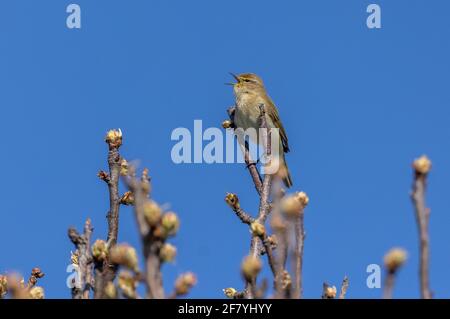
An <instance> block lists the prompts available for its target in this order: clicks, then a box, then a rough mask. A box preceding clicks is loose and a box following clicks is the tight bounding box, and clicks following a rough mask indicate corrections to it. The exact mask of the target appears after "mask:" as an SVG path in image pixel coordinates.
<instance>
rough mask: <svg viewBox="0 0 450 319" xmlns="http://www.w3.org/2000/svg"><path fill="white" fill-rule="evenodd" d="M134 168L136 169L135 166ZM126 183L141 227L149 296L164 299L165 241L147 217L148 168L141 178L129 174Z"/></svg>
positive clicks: (137, 221)
mask: <svg viewBox="0 0 450 319" xmlns="http://www.w3.org/2000/svg"><path fill="white" fill-rule="evenodd" d="M132 170H133V171H134V168H133V169H132ZM125 183H126V185H127V186H128V188H129V190H130V191H131V192H132V193H133V198H134V213H135V219H136V223H137V226H138V229H139V234H140V237H141V242H142V249H143V254H144V257H145V271H146V273H145V283H146V286H147V296H148V297H149V298H155V299H162V298H164V288H163V283H162V274H161V260H160V257H159V251H160V249H161V246H162V244H163V241H162V240H161V238H157V237H155V236H154V235H153V233H152V231H151V229H150V226H149V224H148V223H147V221H146V218H145V209H146V205H149V204H150V203H149V199H148V191H149V186H148V188H147V187H143V185H149V178H148V170H144V172H143V174H142V178H141V180H139V179H137V178H136V177H134V176H127V177H126V178H125ZM150 205H151V204H150ZM152 207H153V206H152Z"/></svg>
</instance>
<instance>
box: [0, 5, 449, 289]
mask: <svg viewBox="0 0 450 319" xmlns="http://www.w3.org/2000/svg"><path fill="white" fill-rule="evenodd" d="M73 2H75V3H77V4H79V5H80V6H81V9H82V28H81V30H69V29H68V28H67V27H66V25H65V20H66V17H67V14H66V12H65V11H66V10H65V9H66V6H67V5H68V4H69V3H71V2H69V1H61V0H59V1H50V0H48V1H34V0H28V1H25V0H15V1H11V0H10V1H2V4H1V5H0V88H1V89H0V92H1V93H0V109H1V116H0V125H1V128H2V137H1V146H2V156H1V157H0V167H2V182H1V183H0V198H1V205H0V225H1V231H0V250H1V254H0V272H4V271H10V270H18V271H21V272H23V273H25V274H27V273H28V272H29V271H30V270H31V268H32V267H34V266H40V267H41V268H42V269H43V271H44V272H46V274H47V275H46V277H45V278H44V279H43V280H42V285H43V286H44V287H45V288H46V293H47V296H48V297H54V298H66V297H69V296H70V291H69V290H68V289H67V288H66V286H65V282H66V277H67V275H68V274H67V273H66V266H67V265H68V264H69V260H70V259H69V256H70V250H73V247H72V245H71V243H70V242H69V240H68V239H67V235H66V233H67V228H68V227H69V226H72V225H73V226H76V227H78V228H81V227H82V224H83V221H84V220H85V219H86V218H87V217H91V218H92V221H93V224H94V227H95V231H94V238H104V237H105V236H106V220H105V215H106V212H107V210H108V200H107V188H106V187H105V185H104V183H103V182H101V181H99V180H98V178H97V177H96V173H97V171H98V170H99V169H105V168H106V152H107V146H106V144H105V143H104V141H103V137H104V135H105V133H106V131H107V130H108V129H110V128H116V127H120V128H121V129H122V131H123V133H124V146H123V147H122V149H121V152H122V154H123V155H124V156H125V157H126V158H127V159H130V160H131V159H138V160H140V163H141V165H142V166H147V167H149V169H150V173H151V176H152V180H153V186H154V193H153V194H154V198H155V199H156V200H157V201H158V202H160V203H164V204H167V206H170V208H171V209H173V210H175V211H176V212H177V213H178V214H179V215H180V218H181V223H182V224H181V231H180V233H179V235H178V236H177V237H176V238H175V240H174V243H175V244H176V245H177V247H178V250H179V254H178V260H177V262H176V263H175V264H174V265H166V266H165V267H164V278H165V286H166V289H167V290H170V289H171V286H172V284H173V281H174V279H175V278H176V276H177V275H178V274H180V273H181V272H184V271H187V270H192V271H194V272H195V273H197V274H198V278H199V281H198V285H197V287H196V288H195V289H194V290H193V291H192V294H191V295H190V296H191V297H212V298H214V297H219V298H221V297H222V296H223V295H222V292H221V289H222V288H224V287H229V286H232V287H236V288H241V287H242V285H243V284H242V281H241V278H240V275H239V265H240V262H241V260H242V258H243V256H245V254H246V253H247V251H248V242H249V236H250V234H249V233H248V230H247V229H246V227H244V226H243V225H242V224H240V223H239V222H238V220H237V219H236V217H235V216H234V215H233V213H232V212H230V210H229V208H228V207H227V206H226V204H225V203H224V200H223V198H224V195H225V193H226V192H235V193H237V194H238V195H239V197H240V199H241V203H242V205H243V206H244V207H245V208H246V209H247V210H248V211H251V212H255V211H256V209H257V206H258V199H257V197H256V194H255V192H254V189H253V186H252V183H251V180H250V178H249V176H248V174H247V172H246V171H245V169H244V168H243V166H242V165H239V164H235V165H233V164H226V165H225V164H221V165H206V164H203V165H202V164H195V165H194V164H192V165H175V164H174V163H173V162H172V161H171V158H170V150H171V148H172V146H173V145H174V142H172V141H171V140H170V135H171V132H172V130H173V129H174V128H177V127H187V128H189V129H192V128H193V121H194V120H195V119H201V120H203V126H204V127H205V128H206V127H214V126H220V123H221V122H222V120H224V119H225V118H226V112H225V111H226V109H227V107H228V106H230V105H231V104H233V96H232V92H231V90H230V87H227V86H225V85H223V83H224V82H227V81H229V80H230V77H229V75H228V72H230V71H231V72H236V73H240V72H255V73H257V74H259V75H261V76H262V77H263V79H264V80H265V83H266V86H267V88H268V90H269V92H270V95H271V96H272V98H273V99H274V101H275V102H276V104H277V105H278V107H279V111H280V115H281V118H282V120H283V122H284V125H285V128H286V130H287V134H288V136H289V141H290V147H291V153H289V154H288V156H287V161H288V163H289V166H290V169H291V172H292V176H293V179H294V184H295V189H297V190H304V191H306V192H307V193H308V194H309V196H310V200H311V201H310V205H309V207H308V209H307V211H306V217H305V218H306V231H307V239H306V244H305V245H306V246H305V264H304V292H305V296H306V297H309V298H315V297H319V296H320V294H321V288H322V282H323V281H327V282H330V283H332V284H335V285H339V284H340V282H341V280H342V278H343V276H344V275H345V274H347V275H348V276H349V277H350V288H349V291H348V297H349V298H362V297H368V298H378V297H380V296H381V290H380V289H368V288H367V286H366V277H367V273H366V266H367V265H368V264H372V263H381V261H382V257H383V255H384V253H385V252H386V251H387V250H388V249H390V248H391V247H393V246H401V247H404V248H405V249H407V250H408V252H409V260H408V262H407V264H406V265H405V267H404V269H403V270H402V271H401V273H400V275H399V277H398V281H397V285H396V288H395V291H394V296H396V297H402V298H406V297H413V298H415V297H418V296H419V289H418V278H417V272H418V263H417V260H418V256H417V231H416V225H415V220H414V214H413V210H412V205H411V202H410V199H409V190H410V186H411V180H412V172H411V166H410V165H411V162H412V160H413V159H414V158H415V157H418V156H420V155H422V154H427V155H428V156H429V157H430V158H431V159H432V160H433V170H432V174H431V175H430V178H429V192H428V204H429V206H430V207H431V220H430V232H431V288H432V290H433V291H434V293H435V296H436V297H449V296H450V289H449V288H448V285H447V281H448V277H447V276H449V274H448V269H450V252H449V251H448V244H449V238H448V226H449V225H450V207H449V203H448V191H449V187H448V181H449V180H450V166H449V163H450V151H449V150H450V148H449V146H450V145H449V140H450V128H449V122H448V119H449V117H450V109H449V102H450V90H448V74H450V62H449V58H448V57H449V56H450V44H449V40H448V39H449V38H450V21H449V20H448V12H449V10H450V3H448V1H444V0H434V1H425V0H422V1H419V0H416V1H406V0H397V1H372V2H375V3H377V4H379V5H380V6H381V9H382V28H381V29H379V30H369V29H368V28H367V27H366V24H365V21H366V17H367V15H368V14H367V13H366V7H367V6H368V5H369V4H370V3H372V2H369V1H357V0H353V1H334V0H327V1H325V0H320V1H319V0H314V1H312V0H310V1H281V2H274V1H262V0H249V1H245V2H244V1H238V0H228V1H207V0H192V1H181V0H178V1H175V0H171V1H167V0H151V1H144V0H136V1H124V0H120V1H119V0H109V1H106V0H103V1H100V0H98V1H86V0H78V1H73ZM119 237H120V238H119V240H120V241H122V242H128V243H131V244H134V245H137V246H138V247H139V241H138V237H137V231H136V227H135V224H134V219H133V216H132V211H131V210H130V209H128V208H125V209H122V210H121V217H120V235H119ZM264 275H265V276H269V273H268V272H265V273H264Z"/></svg>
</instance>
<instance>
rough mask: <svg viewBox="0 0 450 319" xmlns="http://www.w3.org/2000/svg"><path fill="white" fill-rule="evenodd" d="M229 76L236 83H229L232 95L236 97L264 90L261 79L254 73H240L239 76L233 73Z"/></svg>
mask: <svg viewBox="0 0 450 319" xmlns="http://www.w3.org/2000/svg"><path fill="white" fill-rule="evenodd" d="M230 74H231V75H232V76H233V77H234V78H235V80H236V81H237V82H236V83H229V84H231V85H233V89H234V93H235V94H236V95H239V94H241V93H251V92H258V91H261V90H264V83H263V81H262V79H261V78H260V77H259V76H257V75H256V74H254V73H242V74H239V75H235V74H233V73H230Z"/></svg>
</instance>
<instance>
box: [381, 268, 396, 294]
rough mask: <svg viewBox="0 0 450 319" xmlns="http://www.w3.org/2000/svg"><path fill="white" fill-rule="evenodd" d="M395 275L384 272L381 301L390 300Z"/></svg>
mask: <svg viewBox="0 0 450 319" xmlns="http://www.w3.org/2000/svg"><path fill="white" fill-rule="evenodd" d="M394 282H395V273H394V272H391V271H388V272H386V279H385V282H384V289H383V299H392V292H393V290H394Z"/></svg>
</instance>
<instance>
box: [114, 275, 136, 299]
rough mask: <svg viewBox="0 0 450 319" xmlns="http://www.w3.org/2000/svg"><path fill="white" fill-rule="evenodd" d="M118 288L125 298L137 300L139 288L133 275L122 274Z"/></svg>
mask: <svg viewBox="0 0 450 319" xmlns="http://www.w3.org/2000/svg"><path fill="white" fill-rule="evenodd" d="M118 286H119V289H120V291H121V292H122V294H123V296H124V297H125V298H128V299H136V298H137V293H136V288H137V286H138V282H137V280H136V278H135V277H134V276H133V274H132V273H130V272H128V271H122V272H120V274H119V280H118Z"/></svg>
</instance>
